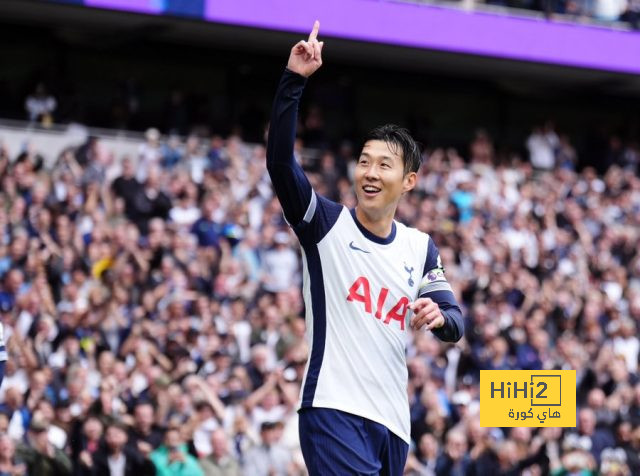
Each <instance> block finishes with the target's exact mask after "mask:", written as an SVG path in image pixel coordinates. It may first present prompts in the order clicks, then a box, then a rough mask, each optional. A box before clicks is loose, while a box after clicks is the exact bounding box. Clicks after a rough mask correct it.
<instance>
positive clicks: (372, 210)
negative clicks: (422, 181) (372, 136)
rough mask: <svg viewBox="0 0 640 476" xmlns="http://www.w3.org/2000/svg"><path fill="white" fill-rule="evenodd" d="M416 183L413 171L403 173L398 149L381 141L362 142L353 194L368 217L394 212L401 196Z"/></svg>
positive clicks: (374, 217)
mask: <svg viewBox="0 0 640 476" xmlns="http://www.w3.org/2000/svg"><path fill="white" fill-rule="evenodd" d="M415 182H416V174H415V172H409V173H408V174H406V175H405V173H404V162H403V160H402V150H401V149H400V147H399V146H398V147H397V148H396V147H394V146H393V145H390V144H388V143H387V142H383V141H381V140H372V141H368V142H367V143H365V145H364V147H363V148H362V153H361V154H360V158H359V159H358V163H357V165H356V170H355V192H356V196H357V197H358V207H359V208H361V209H362V211H363V212H365V213H366V214H367V215H368V216H369V217H371V218H372V219H376V218H379V217H382V216H384V215H386V214H387V213H390V212H395V208H396V206H397V204H398V201H399V200H400V196H401V195H402V194H403V193H404V192H406V191H409V190H411V189H412V188H413V187H414V185H415Z"/></svg>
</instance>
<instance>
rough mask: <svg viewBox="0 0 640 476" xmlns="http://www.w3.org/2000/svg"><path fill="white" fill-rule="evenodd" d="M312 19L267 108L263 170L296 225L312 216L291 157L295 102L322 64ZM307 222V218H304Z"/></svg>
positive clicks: (307, 189) (310, 195)
mask: <svg viewBox="0 0 640 476" xmlns="http://www.w3.org/2000/svg"><path fill="white" fill-rule="evenodd" d="M319 28H320V23H319V22H318V21H316V22H315V23H314V25H313V30H312V31H311V34H310V35H309V39H308V40H307V41H304V40H302V41H300V42H298V43H297V44H296V45H295V46H294V47H293V48H292V49H291V54H290V55H289V62H288V63H287V69H286V70H285V72H284V74H283V75H282V78H281V80H280V84H279V85H278V90H277V92H276V97H275V99H274V102H273V109H272V111H271V123H270V125H269V138H268V140H267V170H268V171H269V176H270V177H271V182H272V183H273V187H274V189H275V191H276V195H277V196H278V199H279V200H280V205H281V206H282V210H283V211H284V216H285V218H286V219H287V221H288V222H289V223H290V224H291V225H292V226H296V225H297V224H299V223H300V222H301V221H302V220H303V219H307V218H309V219H310V217H307V215H313V208H314V207H313V204H314V203H315V196H314V192H313V190H312V189H311V184H309V180H308V179H307V177H306V176H305V174H304V172H303V170H302V168H301V167H300V165H299V164H298V163H297V162H296V161H295V158H294V156H293V145H294V142H295V137H296V122H297V115H298V105H299V103H300V97H301V96H302V90H303V89H304V85H305V83H306V79H307V78H308V77H309V76H311V75H312V74H313V73H314V72H315V71H316V70H317V69H318V68H319V67H320V66H321V65H322V56H321V55H322V46H323V43H322V42H319V41H318V39H317V37H318V30H319ZM306 221H308V220H306Z"/></svg>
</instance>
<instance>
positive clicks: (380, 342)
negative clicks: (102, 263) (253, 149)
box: [267, 22, 463, 475]
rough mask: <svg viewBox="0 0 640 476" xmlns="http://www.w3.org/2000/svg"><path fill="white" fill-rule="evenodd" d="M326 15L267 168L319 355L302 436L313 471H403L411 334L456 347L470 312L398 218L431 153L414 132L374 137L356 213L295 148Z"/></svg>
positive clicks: (386, 130)
mask: <svg viewBox="0 0 640 476" xmlns="http://www.w3.org/2000/svg"><path fill="white" fill-rule="evenodd" d="M319 27H320V25H319V23H318V22H315V24H314V26H313V30H312V31H311V34H310V35H309V39H308V40H307V41H300V42H298V43H297V44H296V45H295V46H294V47H293V48H292V50H291V54H290V56H289V62H288V64H287V68H286V70H285V72H284V74H283V76H282V79H281V80H280V84H279V86H278V90H277V92H276V97H275V100H274V104H273V111H272V115H271V125H270V128H269V138H268V146H267V169H268V171H269V175H270V177H271V181H272V182H273V186H274V189H275V191H276V194H277V196H278V199H279V200H280V203H281V205H282V209H283V212H284V216H285V219H286V220H287V223H288V224H289V225H290V226H291V227H292V229H293V230H294V232H295V234H296V235H297V237H298V239H299V241H300V244H301V248H302V257H303V266H304V282H303V294H304V300H305V305H306V316H305V317H306V322H307V338H308V339H309V342H310V344H311V354H310V357H309V361H308V363H307V367H306V370H305V378H304V381H303V384H302V389H301V392H300V393H301V395H300V404H299V405H300V409H299V416H300V443H301V447H302V452H303V456H304V459H305V463H306V464H307V468H308V469H309V472H310V474H311V475H320V474H321V475H328V474H338V475H344V474H385V475H401V474H402V472H403V469H404V465H405V460H406V457H407V451H408V445H409V443H410V437H409V433H410V418H409V402H408V398H407V366H406V359H405V342H406V340H407V335H406V333H407V332H408V331H409V330H408V327H409V326H407V325H406V324H407V322H406V321H407V319H408V317H409V315H411V318H410V322H409V324H410V326H411V327H412V328H413V329H414V330H415V331H416V332H426V331H430V332H433V333H434V334H435V335H436V336H437V337H439V338H440V339H441V340H444V341H450V342H455V341H457V340H459V339H460V337H461V336H462V333H463V324H462V316H461V312H460V308H459V307H458V305H457V303H456V300H455V298H454V295H453V293H452V291H451V287H450V285H449V284H448V282H447V281H446V279H445V276H444V268H443V266H442V262H441V260H440V256H439V254H438V249H437V248H436V246H435V244H434V243H433V241H432V240H431V238H430V237H429V235H427V234H425V233H422V232H420V231H418V230H415V229H412V228H408V227H406V226H405V225H403V224H401V223H399V222H396V221H395V220H394V216H395V212H396V208H397V206H398V202H399V201H400V199H401V197H402V195H403V194H405V193H406V192H408V191H410V190H411V189H412V188H413V187H414V186H415V184H416V180H417V174H416V172H417V171H418V169H419V167H420V163H421V154H420V151H419V148H418V146H417V145H416V143H415V141H414V140H413V139H412V138H411V136H410V135H409V134H408V132H407V131H406V130H404V129H401V128H399V127H397V126H394V125H386V126H381V127H378V128H376V129H374V130H373V131H371V133H370V134H369V135H368V136H367V138H366V140H365V142H364V146H363V148H362V152H361V154H360V158H359V159H358V162H357V166H356V170H355V193H356V196H357V199H358V204H357V206H356V207H355V209H353V210H349V209H348V208H346V207H345V206H343V205H340V204H338V203H334V202H332V201H330V200H328V199H326V198H324V197H321V196H318V195H317V194H316V193H315V192H314V190H313V189H312V187H311V185H310V183H309V181H308V180H307V178H306V176H305V174H304V172H303V170H302V168H301V167H300V166H299V165H298V164H297V163H296V161H295V159H294V155H293V144H294V139H295V135H296V130H295V127H296V117H297V110H298V104H299V101H300V97H301V95H302V90H303V88H304V85H305V82H306V79H307V78H308V77H309V76H310V75H311V74H313V73H314V72H315V71H316V70H317V69H318V68H319V67H320V66H321V65H322V47H323V42H321V41H318V39H317V36H318V30H319Z"/></svg>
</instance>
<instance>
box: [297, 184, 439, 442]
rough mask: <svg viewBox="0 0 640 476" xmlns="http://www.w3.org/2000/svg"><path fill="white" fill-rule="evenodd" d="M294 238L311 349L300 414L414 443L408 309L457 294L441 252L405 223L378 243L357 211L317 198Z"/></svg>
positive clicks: (301, 396)
mask: <svg viewBox="0 0 640 476" xmlns="http://www.w3.org/2000/svg"><path fill="white" fill-rule="evenodd" d="M294 230H295V232H296V234H297V236H298V238H299V239H300V243H301V247H302V256H303V270H304V281H303V294H304V300H305V305H306V322H307V338H308V340H309V343H310V346H311V353H310V357H309V361H308V363H307V367H306V370H305V378H304V381H303V384H302V389H301V392H300V407H301V408H307V407H322V408H333V409H337V410H341V411H345V412H348V413H352V414H355V415H359V416H362V417H364V418H368V419H370V420H373V421H375V422H378V423H380V424H382V425H384V426H386V427H387V428H388V429H389V430H390V431H392V432H393V433H394V434H396V435H398V436H399V437H400V438H402V439H403V440H405V441H406V442H407V443H410V436H409V435H410V417H409V402H408V397H407V379H408V372H407V364H406V358H405V350H406V341H407V334H406V333H407V332H408V331H409V315H410V312H409V309H408V306H409V304H410V303H412V302H413V301H414V300H415V299H416V298H418V297H419V296H420V295H422V294H424V293H427V292H432V291H439V290H449V291H450V290H451V287H450V286H449V284H448V283H447V281H446V279H445V277H444V270H443V268H442V264H441V263H440V258H439V256H438V250H437V248H436V247H435V245H434V244H433V243H432V241H431V239H430V237H429V235H427V234H425V233H422V232H420V231H418V230H416V229H413V228H409V227H406V226H405V225H403V224H401V223H398V222H394V223H393V228H392V232H391V234H390V235H389V236H388V237H387V238H380V237H377V236H375V235H373V234H372V233H370V232H369V231H368V230H366V229H365V228H364V227H363V226H362V225H361V224H360V223H359V222H358V220H357V218H356V216H355V212H354V211H353V210H351V211H350V210H349V209H348V208H346V207H344V206H342V205H339V204H337V203H334V202H331V201H329V200H327V199H325V198H322V197H319V196H317V195H316V194H315V192H312V194H311V202H310V204H309V207H308V208H307V212H306V214H305V216H304V218H303V220H302V222H301V223H300V224H298V225H297V226H295V227H294Z"/></svg>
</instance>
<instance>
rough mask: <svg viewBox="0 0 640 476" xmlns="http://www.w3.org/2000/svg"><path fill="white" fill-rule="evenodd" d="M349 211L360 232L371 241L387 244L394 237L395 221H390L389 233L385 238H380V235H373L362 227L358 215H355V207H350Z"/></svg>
mask: <svg viewBox="0 0 640 476" xmlns="http://www.w3.org/2000/svg"><path fill="white" fill-rule="evenodd" d="M350 212H351V216H352V217H353V221H354V222H356V225H357V226H358V229H359V230H360V232H361V233H362V234H363V235H364V236H365V238H367V239H369V240H371V241H373V242H374V243H379V244H381V245H388V244H389V243H391V242H392V241H393V239H394V238H395V237H396V222H395V221H393V222H391V233H389V236H387V237H386V238H382V237H381V236H378V235H374V234H373V233H371V232H370V231H369V230H367V229H366V228H365V227H364V225H363V224H362V223H360V221H359V220H358V217H357V216H356V209H355V208H352V209H351V210H350Z"/></svg>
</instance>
